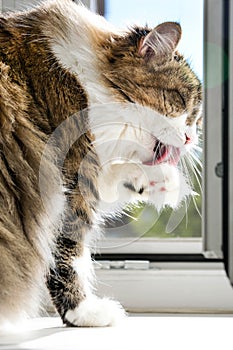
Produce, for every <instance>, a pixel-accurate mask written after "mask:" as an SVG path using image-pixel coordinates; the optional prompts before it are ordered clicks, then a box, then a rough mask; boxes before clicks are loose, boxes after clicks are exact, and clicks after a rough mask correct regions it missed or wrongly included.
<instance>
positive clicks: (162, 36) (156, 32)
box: [139, 22, 182, 59]
mask: <svg viewBox="0 0 233 350" xmlns="http://www.w3.org/2000/svg"><path fill="white" fill-rule="evenodd" d="M181 34H182V30H181V26H180V25H179V24H178V23H175V22H165V23H162V24H159V25H158V26H157V27H155V28H154V29H153V30H152V31H151V32H150V33H149V34H147V36H146V37H145V38H144V39H143V40H142V41H141V43H140V47H139V55H141V56H143V57H145V58H147V59H150V58H152V57H157V58H161V59H162V58H165V57H166V56H167V55H169V54H171V53H172V52H174V51H175V49H176V47H177V45H178V43H179V41H180V39H181Z"/></svg>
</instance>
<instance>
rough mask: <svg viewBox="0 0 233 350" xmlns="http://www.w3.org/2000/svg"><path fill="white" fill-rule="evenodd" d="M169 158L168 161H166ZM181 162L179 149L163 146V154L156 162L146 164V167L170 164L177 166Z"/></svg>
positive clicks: (151, 161)
mask: <svg viewBox="0 0 233 350" xmlns="http://www.w3.org/2000/svg"><path fill="white" fill-rule="evenodd" d="M166 158H167V159H166ZM179 160H180V150H179V148H176V147H173V146H163V149H162V151H161V154H160V156H159V157H157V158H156V159H155V160H150V161H148V162H144V163H143V164H144V165H148V166H153V165H157V164H160V163H163V162H164V163H168V164H171V165H174V166H176V165H177V164H178V163H179Z"/></svg>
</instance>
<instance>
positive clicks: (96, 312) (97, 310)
mask: <svg viewBox="0 0 233 350" xmlns="http://www.w3.org/2000/svg"><path fill="white" fill-rule="evenodd" d="M124 317H125V311H124V309H123V308H122V306H121V304H120V303H118V302H117V301H113V300H110V299H107V298H103V299H100V298H97V297H94V296H92V297H89V298H87V299H85V300H83V301H81V303H80V304H79V306H77V307H76V308H75V309H74V310H68V311H67V313H66V315H65V319H66V320H67V321H69V322H70V323H71V324H73V325H74V326H79V327H106V326H114V325H116V324H117V323H118V322H119V321H120V320H122V319H123V318H124Z"/></svg>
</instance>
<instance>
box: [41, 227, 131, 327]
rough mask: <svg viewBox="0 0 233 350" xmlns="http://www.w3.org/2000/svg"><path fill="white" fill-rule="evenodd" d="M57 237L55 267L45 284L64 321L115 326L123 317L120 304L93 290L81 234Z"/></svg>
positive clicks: (84, 325) (92, 325)
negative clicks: (101, 296)
mask: <svg viewBox="0 0 233 350" xmlns="http://www.w3.org/2000/svg"><path fill="white" fill-rule="evenodd" d="M76 238H77V239H70V238H68V237H67V236H66V235H64V232H63V234H61V235H60V237H59V238H58V240H57V249H56V255H55V266H54V267H53V268H51V270H50V274H49V276H48V279H47V285H48V288H49V291H50V295H51V297H52V300H53V303H54V305H55V306H56V309H57V311H58V312H59V314H60V316H61V318H62V320H63V322H64V323H65V324H67V325H68V326H80V327H104V326H112V325H115V324H116V323H117V322H118V321H119V320H120V319H122V317H123V316H124V310H123V308H122V306H121V305H120V304H119V303H118V302H116V301H114V300H111V299H108V298H98V297H97V296H96V295H94V293H93V282H94V271H93V267H92V261H91V256H90V251H89V249H88V248H87V247H85V245H84V242H83V238H82V235H80V236H78V235H77V237H76Z"/></svg>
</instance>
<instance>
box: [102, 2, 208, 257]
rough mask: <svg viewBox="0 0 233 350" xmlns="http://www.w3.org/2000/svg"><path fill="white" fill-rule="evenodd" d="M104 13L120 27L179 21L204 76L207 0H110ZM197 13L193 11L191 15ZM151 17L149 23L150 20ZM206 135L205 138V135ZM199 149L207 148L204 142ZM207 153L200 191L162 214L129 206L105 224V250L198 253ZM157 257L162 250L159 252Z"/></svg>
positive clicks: (193, 176) (185, 48) (196, 174)
mask: <svg viewBox="0 0 233 350" xmlns="http://www.w3.org/2000/svg"><path fill="white" fill-rule="evenodd" d="M104 5H105V6H104V8H105V17H106V18H107V20H108V21H110V22H111V23H113V24H114V25H116V26H118V27H119V26H121V27H124V28H125V27H126V26H127V24H128V25H132V24H139V25H145V24H146V23H147V24H148V25H149V26H150V27H154V26H155V25H157V24H159V23H162V22H164V21H177V22H180V24H181V26H182V30H183V36H182V40H181V42H180V44H179V51H180V52H182V53H183V54H184V56H185V57H186V58H187V59H188V61H189V63H190V65H191V67H192V68H193V70H194V71H195V72H196V74H197V75H198V76H199V78H200V80H201V81H203V25H204V20H203V18H204V0H198V1H195V2H190V1H186V0H166V1H162V0H155V1H152V0H147V1H142V0H137V1H135V0H129V1H127V2H124V1H123V0H122V1H117V0H106V1H105V2H104ZM190 13H192V16H190ZM146 21H147V22H146ZM200 138H201V137H200ZM200 148H202V145H201V142H200ZM201 163H202V153H201V152H199V153H197V154H196V164H195V165H193V164H189V163H187V164H186V163H185V164H183V166H185V167H188V168H189V173H190V182H192V183H193V184H194V188H195V192H197V193H198V196H196V197H195V198H190V199H188V200H187V201H186V202H185V203H183V206H182V207H181V208H179V209H178V210H175V211H173V210H171V209H166V210H163V211H162V212H160V213H158V212H157V211H156V209H155V208H154V207H152V206H149V205H143V206H141V207H140V208H135V209H134V210H133V211H127V210H126V211H127V215H126V216H123V217H122V218H120V219H118V220H115V221H114V223H113V222H112V221H111V223H110V224H109V225H107V227H106V235H105V237H106V238H107V239H104V240H103V241H102V242H101V246H100V249H101V252H102V253H108V254H109V253H115V254H123V253H128V254H135V253H137V254H142V253H144V254H145V253H150V254H169V253H170V254H171V253H172V254H175V253H177V254H178V253H179V254H198V253H201V252H202V246H203V235H202V220H201V216H202V214H201V211H202V208H201V206H202V184H201V182H202V181H201V177H202V176H201V172H202V169H201V166H200V164H201ZM157 256H158V255H157Z"/></svg>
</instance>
